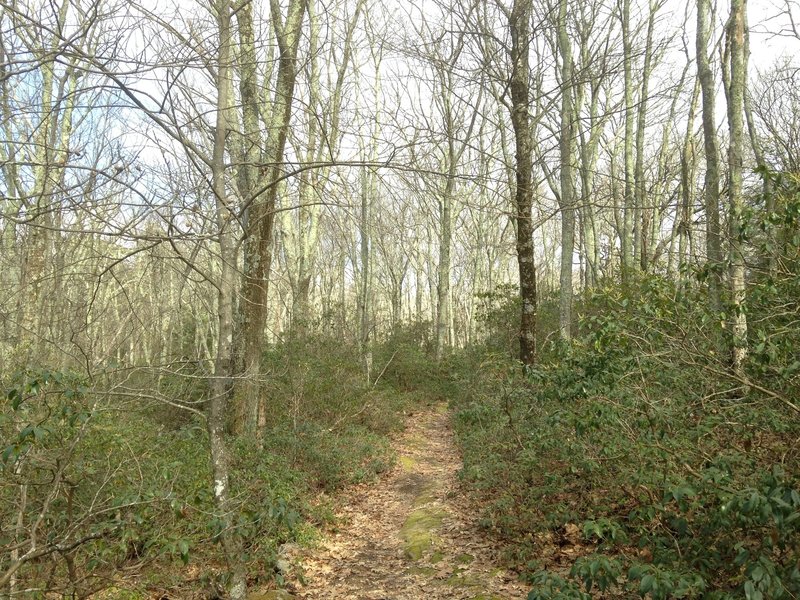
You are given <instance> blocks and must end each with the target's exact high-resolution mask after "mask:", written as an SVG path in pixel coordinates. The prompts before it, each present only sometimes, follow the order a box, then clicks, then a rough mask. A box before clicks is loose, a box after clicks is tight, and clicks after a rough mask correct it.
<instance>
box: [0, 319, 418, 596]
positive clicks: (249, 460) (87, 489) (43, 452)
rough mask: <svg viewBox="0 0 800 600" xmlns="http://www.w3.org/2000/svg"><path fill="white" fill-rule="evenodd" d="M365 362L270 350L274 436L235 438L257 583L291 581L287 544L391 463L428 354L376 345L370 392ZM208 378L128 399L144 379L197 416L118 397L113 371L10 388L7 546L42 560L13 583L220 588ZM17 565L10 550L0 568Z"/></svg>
mask: <svg viewBox="0 0 800 600" xmlns="http://www.w3.org/2000/svg"><path fill="white" fill-rule="evenodd" d="M357 357H358V355H357V349H356V348H355V346H354V345H350V344H348V343H342V340H340V339H336V340H334V339H333V338H332V337H330V336H326V335H323V334H313V333H312V334H309V335H308V336H305V337H304V338H303V339H302V340H297V339H296V340H291V341H287V342H285V343H283V344H281V345H279V346H276V347H274V348H271V349H270V350H269V351H267V352H266V353H265V356H264V366H263V372H265V373H266V374H267V375H266V377H265V381H266V382H267V384H266V386H265V388H266V389H265V393H266V394H268V398H269V405H270V407H271V410H270V413H269V415H268V417H269V418H268V423H267V425H266V428H265V431H264V435H263V437H262V439H261V440H260V442H256V441H255V440H252V439H251V440H245V439H238V440H234V439H232V440H231V450H232V460H233V465H232V469H233V472H232V485H233V489H234V491H235V502H236V509H235V514H236V518H235V527H236V528H237V534H238V536H239V537H240V539H241V541H242V544H243V546H244V551H245V557H244V558H245V561H246V563H247V568H248V578H249V580H250V583H251V584H252V585H253V586H254V587H258V586H259V585H260V584H264V583H268V582H271V581H273V580H277V581H278V583H280V579H281V577H282V575H281V571H280V569H278V568H277V567H278V563H279V559H280V547H281V545H282V544H285V543H289V542H297V541H301V542H302V541H304V540H305V539H308V538H309V536H313V535H314V534H313V528H314V526H315V525H318V524H321V523H323V522H325V521H326V520H328V519H330V515H331V511H330V508H331V504H330V501H326V500H325V498H326V497H328V495H330V494H332V493H333V492H335V491H336V490H337V489H340V488H341V487H343V486H346V485H349V484H351V483H354V482H359V481H364V480H369V479H370V478H373V477H375V476H376V475H377V474H379V473H381V472H383V471H385V470H387V469H388V468H389V467H390V466H391V465H392V463H393V461H394V457H393V456H392V454H391V452H390V448H389V444H388V437H387V436H388V434H389V433H391V432H392V431H394V430H396V429H398V428H399V427H402V421H403V419H402V414H403V412H404V411H407V410H410V408H411V407H412V406H413V405H414V404H416V403H417V402H419V401H420V399H419V397H418V395H417V394H416V392H415V391H414V390H413V389H412V388H411V386H410V385H409V384H408V382H410V381H412V380H414V379H418V378H419V377H420V372H421V371H420V370H424V369H426V368H427V365H428V361H427V358H426V356H425V354H424V351H423V350H421V349H420V347H419V344H418V343H417V342H416V341H415V337H414V335H413V334H410V333H409V334H405V339H404V342H403V343H402V344H400V345H395V346H393V347H391V349H390V348H389V347H383V346H378V347H376V348H375V364H376V368H378V369H381V370H382V373H381V376H380V378H378V377H377V375H378V373H376V374H375V375H374V376H373V377H372V379H371V380H370V381H369V382H367V380H366V378H365V376H364V374H363V372H362V370H361V367H360V363H359V361H358V358H357ZM118 371H119V367H118ZM196 375H197V374H196V373H194V372H192V373H187V372H171V373H168V374H166V375H162V376H160V377H158V379H157V380H156V379H155V378H153V377H151V378H148V375H147V373H139V374H136V375H133V376H132V375H130V373H127V372H126V373H125V375H124V382H125V386H126V387H124V389H132V387H131V386H132V385H133V384H132V383H131V381H133V380H134V379H135V380H136V386H135V387H136V389H142V390H145V389H147V386H148V385H149V386H155V387H159V388H160V396H157V395H156V394H155V393H151V394H150V396H151V397H152V398H155V397H161V398H167V399H168V398H175V397H178V398H180V399H181V401H182V402H183V403H184V404H188V405H190V406H194V407H195V408H196V409H197V413H192V412H190V411H181V410H180V409H178V408H175V407H173V406H171V405H169V404H165V403H163V402H158V401H152V400H148V398H147V397H146V396H145V395H143V396H142V397H133V396H135V394H132V393H128V394H124V395H123V394H119V393H118V394H116V395H115V393H114V390H120V389H123V386H122V385H121V384H119V383H117V380H118V379H119V376H116V377H117V379H116V380H115V379H114V377H115V376H113V375H111V376H109V377H108V378H107V379H106V380H95V381H92V382H90V381H86V380H85V378H82V377H81V376H79V375H77V374H75V373H70V372H60V371H59V372H54V371H49V370H47V369H27V370H24V371H21V372H18V373H16V374H15V375H13V376H11V377H9V378H8V379H7V380H5V381H3V382H2V383H3V387H4V390H5V393H4V394H3V398H2V400H3V402H4V406H3V411H2V414H0V433H2V447H0V451H2V464H0V467H2V469H3V478H2V483H1V484H0V516H2V523H4V525H3V528H2V531H0V548H2V549H10V548H13V547H14V546H15V545H20V546H19V547H21V548H22V549H23V552H24V551H25V550H27V549H28V548H30V547H31V545H30V543H29V542H30V540H31V539H32V536H34V535H35V536H36V537H37V539H38V540H39V541H37V544H38V547H39V548H40V549H41V550H42V551H43V552H42V554H41V557H40V558H37V559H36V560H29V561H26V562H25V564H24V565H23V566H22V567H21V568H20V569H19V571H17V573H16V583H15V587H16V589H19V588H20V587H21V586H23V585H24V586H25V587H26V588H28V590H29V592H30V593H29V594H28V595H27V596H26V597H31V598H36V597H39V596H41V597H44V595H45V591H47V592H48V593H51V594H52V593H61V594H64V595H65V596H69V597H76V598H85V597H88V596H90V595H92V594H94V593H97V592H98V591H101V590H103V589H106V590H110V591H109V592H108V593H111V597H127V598H140V597H141V598H145V597H152V596H153V594H161V593H168V594H169V595H170V597H194V596H195V595H196V594H201V595H203V594H205V596H209V597H216V596H215V594H218V593H221V590H223V589H224V587H225V581H224V580H222V577H223V576H222V575H221V573H224V572H225V570H226V569H225V562H224V555H223V552H222V548H221V547H220V545H219V541H220V533H221V527H222V523H221V522H220V521H218V520H216V518H215V517H214V516H213V515H214V514H215V509H214V501H213V497H212V486H211V470H210V465H209V453H208V436H207V433H206V428H205V422H204V420H203V418H202V417H201V413H202V408H203V405H202V402H203V398H204V395H205V393H206V390H205V387H204V383H202V381H203V380H202V378H199V377H197V376H196ZM376 379H377V381H376ZM190 402H195V404H189V403H190ZM40 515H41V521H40V522H37V519H38V518H39V516H40ZM15 524H18V525H15ZM20 555H21V554H20V553H17V554H14V553H13V551H9V552H5V551H4V552H3V553H0V572H2V571H4V570H5V568H7V567H8V566H9V565H10V564H11V563H10V562H9V561H11V560H14V557H15V556H20ZM37 590H39V591H37ZM126 594H127V595H126Z"/></svg>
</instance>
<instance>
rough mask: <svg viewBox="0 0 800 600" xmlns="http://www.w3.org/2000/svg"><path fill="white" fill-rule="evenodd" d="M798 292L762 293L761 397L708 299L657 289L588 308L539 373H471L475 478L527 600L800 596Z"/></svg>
mask: <svg viewBox="0 0 800 600" xmlns="http://www.w3.org/2000/svg"><path fill="white" fill-rule="evenodd" d="M798 281H800V280H798V279H797V278H794V279H786V280H784V281H783V282H782V283H781V286H782V287H781V289H777V290H773V293H772V294H769V293H767V291H765V290H763V289H762V290H759V292H758V293H754V294H752V298H753V303H752V304H751V308H750V310H751V322H752V323H758V326H757V328H756V331H757V332H760V339H761V340H762V341H763V343H761V344H758V345H757V347H756V348H755V349H754V352H753V353H752V356H751V359H750V364H749V365H748V368H749V371H748V374H747V375H748V380H749V382H750V385H745V384H744V383H743V382H742V381H741V380H739V379H737V378H736V377H735V376H731V375H729V373H730V369H729V367H728V365H727V364H726V357H725V356H723V355H722V354H721V353H720V352H719V347H720V340H719V338H718V337H715V333H714V332H715V331H717V330H718V328H717V327H716V323H715V322H714V320H715V319H717V318H718V316H717V315H713V314H710V313H708V312H707V311H706V310H705V309H704V308H703V307H704V306H706V305H707V301H705V299H704V297H703V293H702V288H701V287H700V286H696V287H694V288H693V287H688V286H683V287H680V286H676V285H675V284H673V283H671V282H669V281H668V280H666V279H663V278H660V277H657V276H651V277H646V278H642V279H641V281H639V282H637V284H638V285H637V286H636V291H635V293H634V292H628V293H626V292H624V291H620V289H619V288H616V287H608V288H600V289H598V290H596V291H595V292H594V293H593V294H591V295H590V296H588V297H586V298H585V299H584V301H583V302H582V304H581V307H580V313H581V315H580V328H579V334H578V335H577V336H575V340H574V341H573V343H572V344H570V345H569V346H568V347H563V346H553V347H547V348H546V351H545V353H544V354H545V355H544V356H543V357H542V360H541V362H540V363H539V365H538V366H537V367H535V368H534V369H532V370H531V371H530V372H528V373H527V374H523V373H522V371H521V369H520V367H519V366H518V364H516V363H514V362H513V361H512V360H510V359H509V358H508V354H507V353H504V352H502V348H498V347H494V348H493V347H491V346H488V347H486V348H484V351H483V352H482V353H481V352H477V351H473V352H472V353H471V354H470V356H469V357H467V358H465V359H464V360H465V361H466V363H467V367H466V368H463V369H461V371H460V373H461V375H460V378H461V379H460V385H459V388H460V389H461V390H463V391H464V393H462V394H461V395H457V396H454V397H453V404H454V405H455V407H456V410H457V413H456V420H455V422H456V428H457V433H458V436H459V440H460V443H461V445H462V448H463V453H464V469H463V473H462V475H463V479H464V480H465V481H466V482H467V484H468V485H469V486H471V487H472V488H473V489H475V490H477V491H478V492H480V493H481V496H482V498H483V501H484V507H485V508H484V511H483V514H482V523H483V525H485V526H486V527H487V528H490V529H491V530H493V531H494V532H495V534H496V535H498V536H499V537H501V538H503V539H504V540H505V541H506V546H507V548H508V554H509V559H510V560H511V561H512V562H513V563H515V564H516V565H517V566H518V567H519V569H520V570H521V572H522V573H523V575H524V577H526V578H527V579H528V581H529V582H530V583H531V585H532V588H533V590H532V592H531V594H530V596H529V598H531V599H532V600H539V599H545V598H596V597H619V596H626V597H629V596H642V597H649V598H653V599H666V598H718V599H722V598H740V597H744V598H748V599H754V600H758V599H776V600H778V599H781V598H794V597H797V595H798V594H800V563H799V562H798V561H800V481H799V480H798V474H800V470H798V467H799V466H800V449H799V448H798V446H797V439H798V435H800V419H799V418H798V417H800V415H798V413H797V411H796V410H795V409H793V408H792V407H791V406H790V405H791V404H792V399H796V398H797V397H798V391H800V379H799V378H798V374H797V373H798V371H797V369H798V366H800V365H798V364H797V359H798V357H797V355H796V351H795V350H794V349H796V348H797V347H800V336H799V335H798V333H797V332H796V331H794V332H792V331H791V330H788V329H787V328H785V327H782V326H781V322H780V321H781V320H786V319H787V318H789V317H787V316H786V315H787V313H788V314H791V313H792V312H793V311H794V314H795V316H796V311H797V306H796V299H797V298H798V297H800V296H798V295H794V296H791V294H790V293H791V292H792V290H794V289H795V287H796V286H797V284H798ZM788 288H792V289H788ZM795 291H796V290H795ZM787 297H793V298H794V299H795V300H794V302H795V304H794V305H786V304H785V302H784V304H783V305H782V309H783V310H782V311H780V312H778V311H775V310H774V307H773V306H772V304H773V303H775V302H778V301H779V299H780V298H783V299H785V298H787ZM776 332H777V333H776ZM757 335H759V334H757ZM488 339H492V338H491V336H490V337H489V338H488ZM495 339H496V338H495Z"/></svg>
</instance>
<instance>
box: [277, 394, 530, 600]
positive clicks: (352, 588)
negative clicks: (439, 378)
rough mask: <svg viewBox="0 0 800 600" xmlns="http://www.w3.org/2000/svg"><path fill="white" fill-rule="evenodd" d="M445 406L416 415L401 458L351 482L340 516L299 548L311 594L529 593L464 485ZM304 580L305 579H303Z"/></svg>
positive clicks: (400, 597) (311, 599)
mask: <svg viewBox="0 0 800 600" xmlns="http://www.w3.org/2000/svg"><path fill="white" fill-rule="evenodd" d="M448 417H449V415H448V413H447V411H446V409H445V407H444V406H439V407H436V408H434V409H429V410H426V411H424V412H419V413H416V414H414V415H412V416H411V417H410V418H409V420H408V423H407V428H406V430H405V432H404V433H403V434H402V435H401V436H399V438H398V439H397V440H396V441H395V443H394V447H395V450H396V451H397V454H398V461H397V465H396V466H395V468H394V469H393V470H392V471H391V472H390V473H388V474H386V475H385V476H384V477H383V478H381V480H380V481H379V482H377V483H372V484H365V485H362V486H357V487H356V488H353V489H352V490H351V491H349V492H348V494H347V495H346V497H345V499H344V502H343V503H342V506H343V508H342V509H341V510H340V511H339V513H338V515H337V516H338V518H339V519H338V520H339V522H340V525H339V526H338V528H337V529H336V530H334V531H331V532H329V533H327V534H326V535H325V536H324V537H323V539H322V540H321V541H320V543H319V544H318V546H317V547H315V548H313V549H309V550H304V551H302V552H300V555H299V556H296V557H294V559H293V560H294V561H295V562H296V563H299V564H298V566H299V569H298V570H299V572H300V573H302V577H300V578H297V580H295V581H293V582H292V587H293V593H294V595H295V596H296V597H298V598H305V599H308V600H322V599H325V600H328V599H335V600H351V599H352V600H421V599H433V600H438V599H445V598H447V599H456V600H467V599H469V600H507V599H508V600H511V599H518V598H525V597H526V590H525V589H524V587H523V586H522V585H521V584H519V582H518V581H517V580H516V577H515V576H514V575H513V574H512V573H509V572H507V571H506V570H504V569H502V568H500V567H498V566H497V556H496V555H497V550H496V548H495V547H494V546H493V545H492V544H490V543H488V542H487V541H486V540H485V539H484V538H483V537H482V536H481V533H480V531H479V529H478V526H477V523H476V518H475V516H474V514H475V512H476V511H475V510H472V509H471V508H470V506H469V504H468V501H467V500H466V499H465V498H463V495H462V493H461V492H460V491H459V488H458V482H457V480H456V473H457V472H458V470H459V468H460V467H461V460H460V458H459V456H458V452H457V451H456V447H455V443H454V441H453V435H452V431H451V429H450V424H449V419H448ZM303 583H304V584H303Z"/></svg>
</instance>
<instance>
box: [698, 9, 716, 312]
mask: <svg viewBox="0 0 800 600" xmlns="http://www.w3.org/2000/svg"><path fill="white" fill-rule="evenodd" d="M709 10H710V0H698V2H697V76H698V78H699V79H700V89H701V91H702V98H703V100H702V107H703V111H702V112H703V142H704V144H705V154H706V176H705V209H706V257H707V260H708V269H709V276H708V293H709V299H710V301H711V308H712V310H713V311H714V312H715V313H716V314H720V313H721V312H722V301H721V298H720V286H721V283H722V247H721V242H720V227H719V150H718V148H717V125H716V118H715V116H714V106H715V103H716V100H715V91H714V90H715V83H714V73H713V72H712V70H711V65H710V64H709V59H708V40H709V22H710V19H711V16H710V14H709Z"/></svg>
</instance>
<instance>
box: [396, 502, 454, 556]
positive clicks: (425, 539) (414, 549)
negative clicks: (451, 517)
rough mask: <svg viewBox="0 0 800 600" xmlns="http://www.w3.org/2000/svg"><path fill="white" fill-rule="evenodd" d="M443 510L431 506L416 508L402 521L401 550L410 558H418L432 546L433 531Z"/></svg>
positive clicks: (440, 518) (442, 515) (441, 517)
mask: <svg viewBox="0 0 800 600" xmlns="http://www.w3.org/2000/svg"><path fill="white" fill-rule="evenodd" d="M445 514H446V513H445V511H444V510H442V509H440V508H437V507H431V506H423V507H421V508H418V509H416V510H415V511H414V512H412V513H411V514H410V515H408V518H407V519H406V522H405V523H403V528H402V529H401V530H400V537H401V538H402V539H403V552H404V553H405V555H406V556H407V557H408V558H410V559H411V560H419V559H420V558H422V556H423V555H424V554H425V553H426V552H427V551H428V550H429V549H430V548H431V547H432V546H433V532H434V531H435V530H436V529H437V528H438V527H439V526H440V525H441V524H442V519H443V518H444V516H445Z"/></svg>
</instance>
